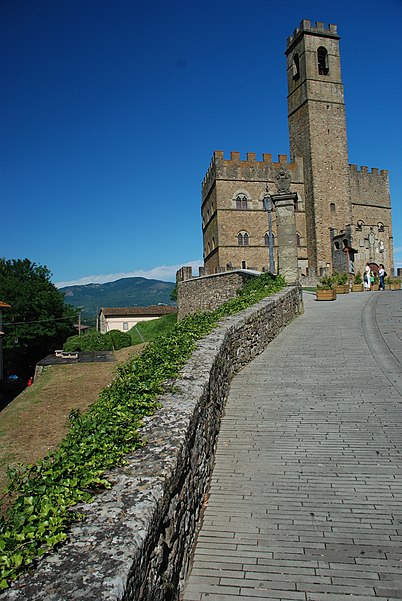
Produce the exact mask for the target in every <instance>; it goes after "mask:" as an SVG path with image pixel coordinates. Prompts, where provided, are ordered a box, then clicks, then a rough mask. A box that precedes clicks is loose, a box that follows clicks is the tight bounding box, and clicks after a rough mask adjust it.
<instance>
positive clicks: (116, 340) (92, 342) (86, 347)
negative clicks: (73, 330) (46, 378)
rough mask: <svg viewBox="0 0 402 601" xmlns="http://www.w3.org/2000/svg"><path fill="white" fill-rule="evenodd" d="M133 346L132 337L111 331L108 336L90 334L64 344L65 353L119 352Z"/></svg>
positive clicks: (98, 333) (73, 338) (73, 337)
mask: <svg viewBox="0 0 402 601" xmlns="http://www.w3.org/2000/svg"><path fill="white" fill-rule="evenodd" d="M126 346H131V336H130V335H129V334H128V333H126V332H120V330H111V331H110V332H107V333H106V334H101V333H100V332H93V331H92V332H88V333H87V334H83V335H82V336H70V338H68V339H67V340H66V342H65V343H64V346H63V348H64V350H65V351H70V352H72V351H118V350H119V349H121V348H124V347H126Z"/></svg>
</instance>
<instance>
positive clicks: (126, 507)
mask: <svg viewBox="0 0 402 601" xmlns="http://www.w3.org/2000/svg"><path fill="white" fill-rule="evenodd" d="M302 310H303V304H302V296H301V291H300V288H299V287H297V286H294V287H289V288H286V289H285V290H283V291H282V292H280V293H277V294H275V295H273V296H271V297H269V298H267V299H264V300H263V301H261V302H260V303H258V304H256V305H254V306H253V307H251V308H249V309H246V310H244V311H242V312H241V313H239V314H237V315H234V316H232V317H229V318H227V319H225V320H224V321H223V322H222V323H221V325H220V326H219V327H218V328H217V329H215V330H214V331H213V332H212V333H211V334H210V335H209V336H207V337H206V338H205V339H203V340H202V341H200V342H199V344H198V346H197V349H196V350H195V352H194V353H193V355H192V357H191V359H190V360H189V361H188V362H187V363H186V365H185V367H184V368H183V369H182V371H181V374H180V377H179V378H178V379H177V380H175V381H174V387H173V386H172V390H171V391H169V390H168V387H167V391H166V393H165V394H164V395H163V396H162V397H161V398H160V402H161V409H160V410H158V411H157V413H156V414H155V415H154V416H152V417H149V418H146V419H144V423H145V426H144V428H143V430H142V436H143V438H144V440H146V441H147V445H146V446H145V447H144V448H142V449H139V450H138V451H136V452H135V453H133V454H132V455H131V456H129V457H127V463H126V465H125V466H124V467H122V468H119V469H117V470H115V471H113V472H112V473H111V474H110V480H111V481H112V482H113V488H112V489H111V490H110V491H107V492H104V493H102V494H99V495H98V496H96V498H95V501H94V503H92V504H90V505H85V506H80V507H78V508H77V509H78V510H79V511H80V512H84V513H85V514H86V520H85V521H83V522H82V523H78V524H76V525H75V526H74V527H73V528H72V530H71V534H70V537H69V540H68V542H67V543H65V544H64V545H62V546H61V547H60V549H59V550H58V551H57V552H55V553H52V554H51V555H49V556H47V557H45V558H43V559H42V560H41V561H40V562H39V565H38V566H37V568H36V570H35V571H34V572H33V573H31V574H29V575H27V576H24V577H23V578H21V579H20V580H19V581H18V582H17V583H14V585H13V586H12V587H11V588H10V589H9V590H7V591H5V592H3V593H2V598H3V599H4V600H7V601H11V600H13V601H17V600H19V601H43V600H44V599H46V601H61V600H67V599H86V601H95V600H96V601H101V600H102V599H104V600H105V601H140V600H141V601H177V600H178V599H179V595H180V591H181V589H182V586H183V583H184V580H185V577H186V574H187V571H188V566H189V561H190V557H191V551H192V548H193V544H194V540H195V537H196V533H197V529H198V527H199V525H200V518H201V516H202V506H203V503H205V499H206V494H207V491H208V484H209V479H210V476H211V473H212V467H213V463H214V450H215V443H216V437H217V434H218V431H219V427H220V421H221V416H222V412H223V410H224V405H225V401H226V397H227V394H228V390H229V386H230V382H231V379H232V377H233V375H234V374H235V373H236V372H237V371H239V370H240V369H241V368H242V367H244V366H245V365H246V364H247V363H249V361H251V360H252V359H253V358H254V357H256V356H257V355H258V354H259V353H261V352H262V351H263V350H264V348H265V347H266V346H267V345H268V344H269V342H270V341H271V340H272V339H273V338H274V337H275V336H276V335H277V334H278V333H279V332H280V331H281V330H282V329H283V328H284V327H285V326H286V325H287V324H288V323H289V322H290V321H291V320H292V319H293V318H294V317H295V316H296V315H297V314H298V313H300V312H301V311H302Z"/></svg>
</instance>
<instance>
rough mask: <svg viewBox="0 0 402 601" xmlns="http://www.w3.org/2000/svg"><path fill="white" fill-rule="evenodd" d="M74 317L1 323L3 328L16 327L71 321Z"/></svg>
mask: <svg viewBox="0 0 402 601" xmlns="http://www.w3.org/2000/svg"><path fill="white" fill-rule="evenodd" d="M74 319H75V318H74V317H49V318H48V319H35V320H32V321H3V322H2V324H3V326H18V325H25V324H28V323H46V322H49V321H73V320H74Z"/></svg>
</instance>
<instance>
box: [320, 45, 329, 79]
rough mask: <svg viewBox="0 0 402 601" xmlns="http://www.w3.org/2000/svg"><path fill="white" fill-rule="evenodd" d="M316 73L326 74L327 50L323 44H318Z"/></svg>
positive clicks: (327, 69)
mask: <svg viewBox="0 0 402 601" xmlns="http://www.w3.org/2000/svg"><path fill="white" fill-rule="evenodd" d="M317 61H318V74H319V75H328V72H329V68H328V52H327V49H326V48H324V46H320V47H319V48H318V50H317Z"/></svg>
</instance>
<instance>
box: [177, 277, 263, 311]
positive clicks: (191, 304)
mask: <svg viewBox="0 0 402 601" xmlns="http://www.w3.org/2000/svg"><path fill="white" fill-rule="evenodd" d="M183 269H185V268H183V267H182V270H183ZM190 269H191V268H190ZM179 271H180V273H182V271H181V270H179ZM177 273H179V272H177ZM259 275H260V272H259V271H251V270H242V269H238V270H233V271H221V272H220V273H215V274H211V275H206V276H203V277H198V278H192V279H190V278H189V277H187V278H186V279H185V280H180V279H179V277H177V319H178V320H180V319H183V318H184V317H186V316H187V315H192V314H193V313H197V312H199V311H213V310H214V309H216V308H217V307H219V306H220V305H222V304H223V303H224V302H226V301H228V300H229V299H231V298H234V297H235V296H236V295H237V291H238V290H240V289H241V288H243V286H244V284H245V283H246V281H247V280H249V279H250V278H253V277H256V276H259Z"/></svg>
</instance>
